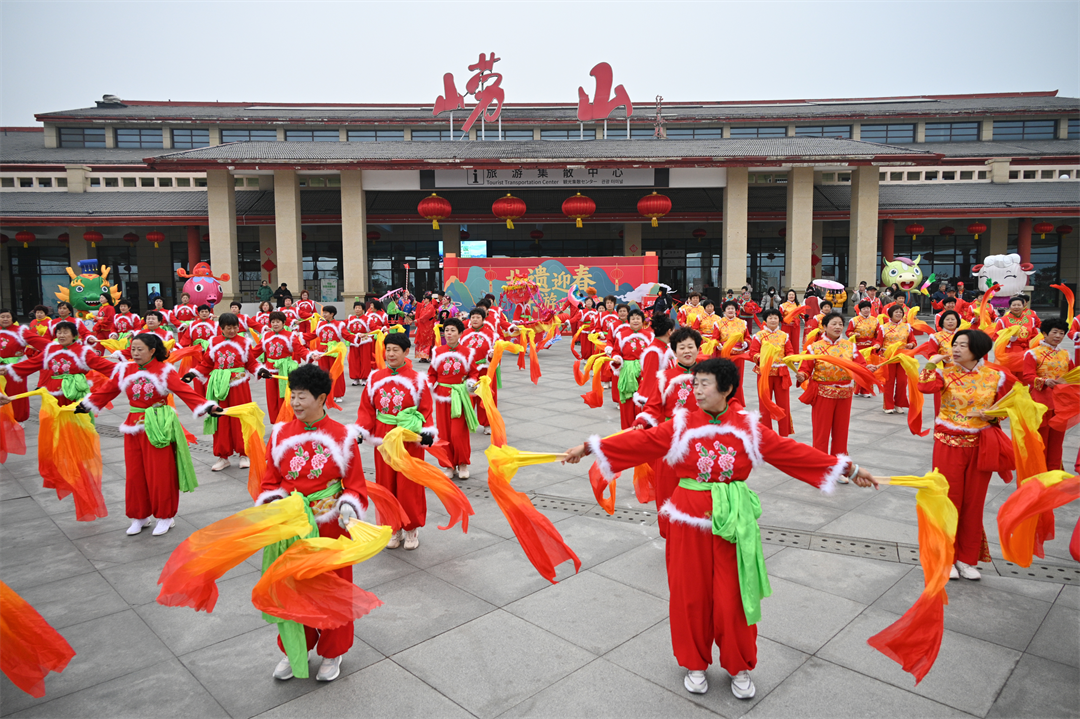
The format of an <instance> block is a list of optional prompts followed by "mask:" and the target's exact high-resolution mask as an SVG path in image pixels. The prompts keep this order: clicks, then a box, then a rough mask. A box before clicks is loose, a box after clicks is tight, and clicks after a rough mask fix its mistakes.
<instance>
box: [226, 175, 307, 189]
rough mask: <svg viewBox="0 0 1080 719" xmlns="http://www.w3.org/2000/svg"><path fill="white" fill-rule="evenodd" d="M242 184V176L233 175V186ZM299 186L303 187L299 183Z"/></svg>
mask: <svg viewBox="0 0 1080 719" xmlns="http://www.w3.org/2000/svg"><path fill="white" fill-rule="evenodd" d="M243 186H244V178H242V177H234V178H233V187H243ZM301 187H303V185H301Z"/></svg>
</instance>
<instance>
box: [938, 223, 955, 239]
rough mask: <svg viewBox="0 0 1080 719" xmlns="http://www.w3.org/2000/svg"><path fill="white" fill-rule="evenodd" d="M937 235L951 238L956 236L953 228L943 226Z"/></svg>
mask: <svg viewBox="0 0 1080 719" xmlns="http://www.w3.org/2000/svg"><path fill="white" fill-rule="evenodd" d="M938 234H939V235H941V236H942V237H952V236H953V235H955V234H956V229H955V228H953V227H949V226H948V225H945V226H944V227H942V228H941V229H940V230H938Z"/></svg>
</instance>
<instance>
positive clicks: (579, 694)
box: [499, 659, 715, 719]
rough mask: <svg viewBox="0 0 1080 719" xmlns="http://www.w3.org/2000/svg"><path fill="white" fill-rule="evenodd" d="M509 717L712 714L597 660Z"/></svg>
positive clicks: (694, 715) (521, 704) (683, 715)
mask: <svg viewBox="0 0 1080 719" xmlns="http://www.w3.org/2000/svg"><path fill="white" fill-rule="evenodd" d="M499 716H500V719H502V718H507V719H508V718H509V717H552V716H589V717H665V716H667V717H670V716H679V717H712V716H715V715H714V714H713V713H712V712H710V711H708V710H706V709H704V708H702V707H700V706H697V705H695V704H694V703H693V702H691V701H690V700H689V699H687V698H684V697H683V696H678V695H676V694H674V693H672V692H670V691H667V690H665V689H661V688H660V687H658V686H657V685H656V684H654V683H652V682H650V681H647V680H645V679H642V678H641V677H639V676H637V675H635V674H633V673H632V672H628V671H627V670H625V669H622V668H620V667H618V666H616V665H614V664H612V663H611V662H607V661H604V660H603V659H597V660H596V661H594V662H591V663H589V664H586V665H585V666H584V667H582V668H581V669H579V670H578V671H576V672H574V673H573V674H571V675H570V676H568V677H566V678H565V679H563V680H561V681H559V682H557V683H555V684H553V685H551V686H550V687H548V688H547V689H545V690H543V691H542V692H540V693H538V694H536V695H534V696H532V697H530V698H528V699H526V700H525V701H523V702H521V703H520V704H518V705H517V706H515V707H513V708H512V709H510V710H509V711H507V712H504V713H503V714H500V715H499Z"/></svg>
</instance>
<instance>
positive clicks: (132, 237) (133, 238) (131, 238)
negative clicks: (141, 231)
mask: <svg viewBox="0 0 1080 719" xmlns="http://www.w3.org/2000/svg"><path fill="white" fill-rule="evenodd" d="M122 239H123V240H124V242H127V243H129V244H132V245H134V244H135V243H136V242H138V241H139V236H138V235H136V234H135V233H134V232H129V233H127V234H126V235H124V237H123V238H122Z"/></svg>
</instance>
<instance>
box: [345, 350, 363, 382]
mask: <svg viewBox="0 0 1080 719" xmlns="http://www.w3.org/2000/svg"><path fill="white" fill-rule="evenodd" d="M362 369H363V361H362V360H361V359H360V347H359V346H357V345H349V379H367V375H365V374H363V373H362Z"/></svg>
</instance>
